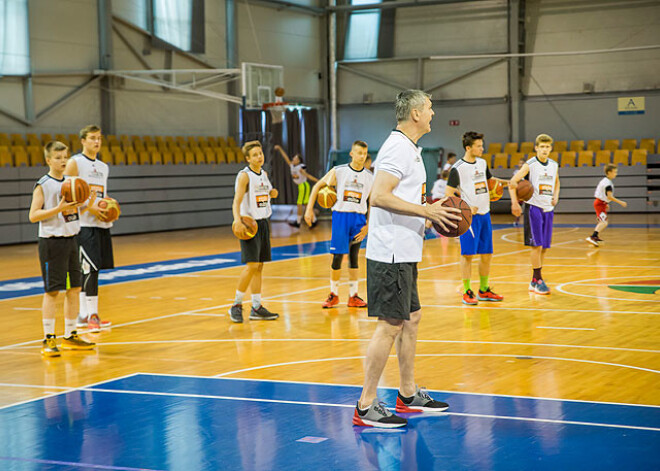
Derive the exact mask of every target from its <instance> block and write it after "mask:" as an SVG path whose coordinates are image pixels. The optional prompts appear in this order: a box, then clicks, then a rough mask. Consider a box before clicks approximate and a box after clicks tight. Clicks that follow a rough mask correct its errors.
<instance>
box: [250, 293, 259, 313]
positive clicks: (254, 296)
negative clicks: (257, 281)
mask: <svg viewBox="0 0 660 471" xmlns="http://www.w3.org/2000/svg"><path fill="white" fill-rule="evenodd" d="M259 306H261V293H259V294H254V293H253V294H252V307H253V308H254V309H257V308H258V307H259Z"/></svg>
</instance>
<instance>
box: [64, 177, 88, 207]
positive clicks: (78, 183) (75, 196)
mask: <svg viewBox="0 0 660 471" xmlns="http://www.w3.org/2000/svg"><path fill="white" fill-rule="evenodd" d="M60 192H61V193H62V196H63V197H64V201H66V202H67V203H74V202H75V203H82V202H83V201H85V200H86V199H87V198H89V185H88V184H87V182H86V181H85V180H83V179H82V178H80V177H69V178H67V179H66V180H64V183H62V188H61V190H60Z"/></svg>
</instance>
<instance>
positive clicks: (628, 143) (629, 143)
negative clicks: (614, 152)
mask: <svg viewBox="0 0 660 471" xmlns="http://www.w3.org/2000/svg"><path fill="white" fill-rule="evenodd" d="M621 149H623V150H630V151H633V150H635V149H637V139H624V140H623V142H622V143H621Z"/></svg>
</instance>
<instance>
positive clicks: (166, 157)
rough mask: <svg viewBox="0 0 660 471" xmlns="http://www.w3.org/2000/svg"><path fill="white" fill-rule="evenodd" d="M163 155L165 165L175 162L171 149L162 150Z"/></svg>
mask: <svg viewBox="0 0 660 471" xmlns="http://www.w3.org/2000/svg"><path fill="white" fill-rule="evenodd" d="M161 155H162V156H163V165H172V164H173V163H174V156H173V154H172V153H171V152H170V151H169V150H166V151H165V152H161Z"/></svg>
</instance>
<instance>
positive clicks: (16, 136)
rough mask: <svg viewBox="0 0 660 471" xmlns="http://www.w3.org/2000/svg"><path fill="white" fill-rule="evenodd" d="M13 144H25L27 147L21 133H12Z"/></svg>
mask: <svg viewBox="0 0 660 471" xmlns="http://www.w3.org/2000/svg"><path fill="white" fill-rule="evenodd" d="M10 137H11V145H12V146H23V147H26V142H25V139H23V136H21V135H20V134H12V135H11V136H10Z"/></svg>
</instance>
